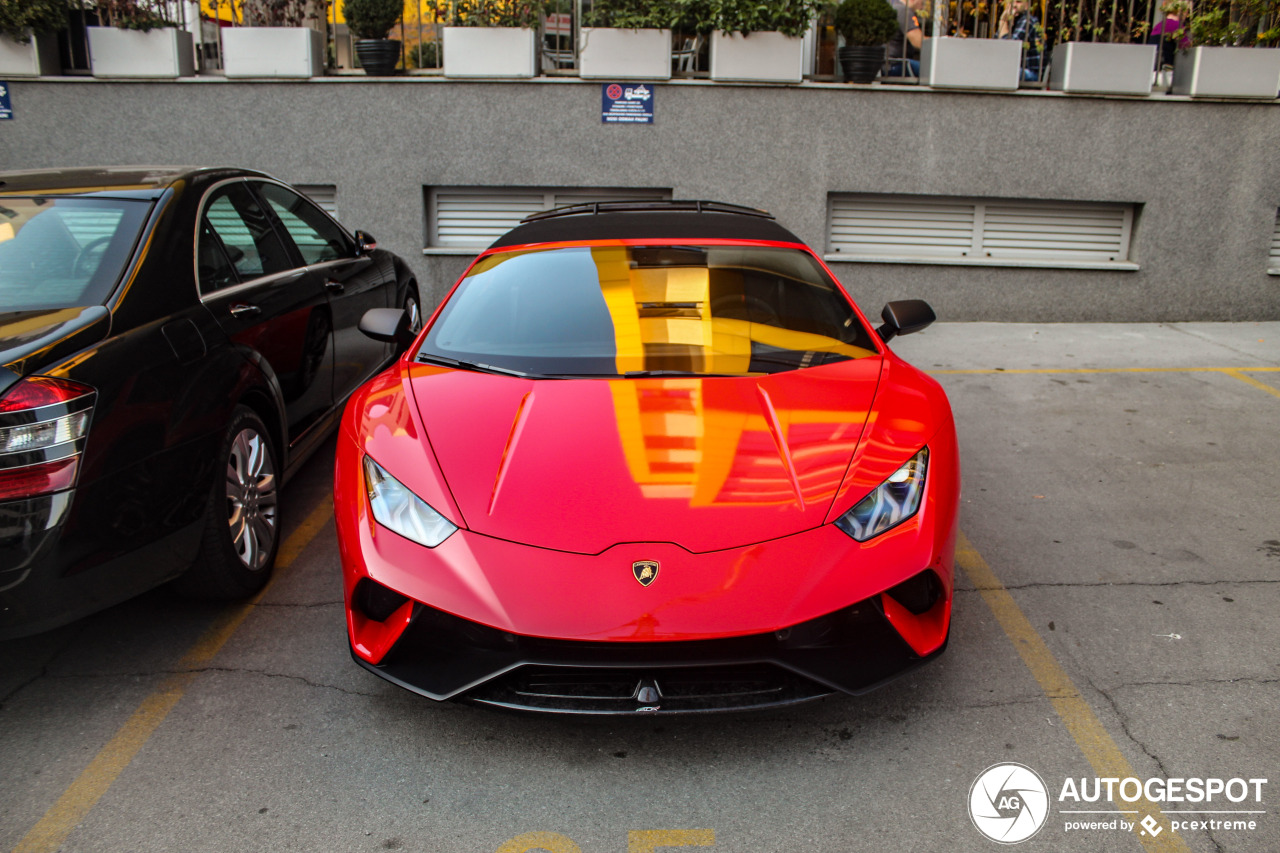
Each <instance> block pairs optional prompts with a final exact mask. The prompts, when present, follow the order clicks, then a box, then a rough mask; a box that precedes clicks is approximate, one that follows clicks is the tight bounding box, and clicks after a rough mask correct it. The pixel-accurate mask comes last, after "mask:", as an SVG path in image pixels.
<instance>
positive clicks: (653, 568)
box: [631, 560, 658, 586]
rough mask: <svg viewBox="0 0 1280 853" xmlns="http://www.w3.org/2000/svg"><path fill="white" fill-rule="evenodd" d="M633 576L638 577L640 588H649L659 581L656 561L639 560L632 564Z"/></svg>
mask: <svg viewBox="0 0 1280 853" xmlns="http://www.w3.org/2000/svg"><path fill="white" fill-rule="evenodd" d="M631 574H633V575H635V576H636V580H638V581H639V582H640V586H648V585H649V584H651V583H653V582H654V581H655V580H657V579H658V563H657V561H655V560H637V561H636V562H634V563H632V564H631Z"/></svg>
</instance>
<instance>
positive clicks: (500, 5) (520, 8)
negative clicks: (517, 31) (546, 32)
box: [449, 0, 543, 27]
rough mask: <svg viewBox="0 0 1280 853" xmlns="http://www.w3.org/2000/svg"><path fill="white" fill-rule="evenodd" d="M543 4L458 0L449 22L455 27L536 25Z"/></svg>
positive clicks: (513, 0) (519, 1) (539, 18)
mask: <svg viewBox="0 0 1280 853" xmlns="http://www.w3.org/2000/svg"><path fill="white" fill-rule="evenodd" d="M542 9H543V4H542V3H539V2H533V3H530V2H525V1H524V0H457V2H456V3H454V4H453V14H452V15H451V16H450V19H449V24H450V26H454V27H536V26H538V25H539V24H540V23H542Z"/></svg>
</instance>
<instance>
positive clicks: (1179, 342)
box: [0, 322, 1280, 853]
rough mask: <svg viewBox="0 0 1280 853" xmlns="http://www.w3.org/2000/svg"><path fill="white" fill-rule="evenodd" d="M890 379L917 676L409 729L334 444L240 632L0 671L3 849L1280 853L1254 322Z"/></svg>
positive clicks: (1067, 347) (1262, 429) (1278, 397)
mask: <svg viewBox="0 0 1280 853" xmlns="http://www.w3.org/2000/svg"><path fill="white" fill-rule="evenodd" d="M893 346H894V348H895V350H896V351H897V352H898V353H899V354H901V355H902V356H903V357H905V358H907V359H908V360H909V361H912V362H913V363H914V364H916V365H917V366H919V367H921V368H922V369H924V370H927V371H930V372H931V373H933V374H934V375H935V376H936V378H937V379H938V381H940V382H941V383H942V384H943V386H944V387H945V388H946V389H947V391H948V393H949V395H950V398H951V401H952V406H953V408H954V410H955V414H956V419H957V426H958V430H959V435H960V443H961V452H962V464H963V481H964V494H963V508H962V512H961V530H962V534H963V537H962V543H961V549H960V554H959V556H958V564H959V566H960V570H959V572H958V578H959V581H958V588H957V593H956V598H955V611H954V622H953V628H952V634H951V641H950V647H949V649H948V651H947V652H946V654H945V655H944V656H943V657H942V658H941V659H940V660H939V661H937V662H936V663H933V664H931V665H929V666H927V667H925V668H922V669H920V670H917V671H915V672H914V673H912V674H910V675H909V676H907V677H905V678H903V679H900V680H899V681H897V682H894V683H892V684H890V685H888V686H886V687H883V688H881V689H880V690H878V691H875V692H873V693H871V694H868V695H866V696H862V697H843V696H840V697H831V698H828V699H824V700H820V701H818V702H814V703H810V704H807V705H803V706H798V707H795V708H791V709H788V710H785V711H773V712H764V713H751V714H747V713H743V714H732V715H725V716H714V717H681V718H663V719H657V718H645V717H636V718H630V717H629V718H610V719H586V720H584V719H572V718H546V717H531V716H523V715H515V714H504V713H497V712H494V711H490V710H485V709H481V708H476V707H470V706H465V705H459V704H443V705H438V704H434V703H432V702H430V701H429V700H425V699H423V698H421V697H418V696H415V695H412V694H410V693H408V692H406V691H404V690H401V689H399V688H396V687H394V686H393V685H390V684H388V683H386V682H383V681H382V680H380V679H378V678H376V677H375V676H373V675H371V674H369V673H367V672H365V671H363V670H361V669H360V668H358V667H357V666H356V665H355V664H354V663H352V662H351V660H350V658H349V655H348V652H347V648H346V639H345V634H344V626H343V614H342V606H341V586H340V579H339V570H338V555H337V547H336V540H335V537H334V533H333V526H332V514H331V510H330V508H329V505H328V503H327V501H328V500H329V489H330V478H331V471H332V452H331V451H332V444H330V446H329V447H328V448H327V449H326V450H325V451H323V452H322V453H320V454H318V455H317V456H316V457H315V458H314V459H313V460H312V461H311V462H309V463H308V465H307V466H306V468H305V469H304V470H303V472H302V473H301V474H300V475H299V476H298V477H297V478H296V479H295V480H294V481H293V482H292V483H291V484H290V485H289V486H288V488H287V489H286V491H285V498H286V501H287V504H286V509H285V515H284V527H285V532H286V534H287V535H288V540H287V541H286V546H285V549H284V552H282V557H281V562H282V565H281V568H280V571H279V574H278V577H277V578H276V579H275V580H274V581H273V583H272V584H271V586H270V587H269V588H268V589H267V591H266V593H265V595H264V596H263V597H262V598H261V600H259V601H258V602H256V603H255V604H253V605H251V606H225V607H219V606H210V605H196V604H192V603H189V602H184V601H182V600H180V599H176V598H174V597H173V596H171V595H170V594H168V593H167V592H166V591H164V590H158V591H155V592H153V593H150V594H147V595H145V596H142V597H140V598H138V599H135V600H133V601H131V602H127V603H125V604H122V605H120V606H118V607H115V608H112V609H110V610H108V611H106V612H103V613H100V614H97V615H95V616H93V617H90V618H88V619H85V620H82V621H80V622H78V623H76V624H74V625H70V626H67V627H65V628H61V629H58V630H55V631H52V632H49V633H46V634H42V635H39V636H35V637H29V638H24V639H20V640H11V641H7V642H0V757H2V758H0V767H2V768H3V772H0V850H24V851H27V850H49V851H52V850H65V851H138V853H142V851H204V850H209V851H214V850H216V851H277V850H300V851H302V850H305V851H378V850H395V849H400V850H409V851H430V853H534V851H540V850H541V851H547V853H623V851H626V853H643V851H660V850H669V849H678V848H680V847H703V848H708V849H714V850H719V851H736V852H737V853H789V852H790V851H797V853H799V851H804V852H805V853H846V851H861V850H868V851H870V850H875V851H881V850H884V851H896V850H910V851H947V853H951V851H987V850H998V849H1002V847H1003V846H1004V845H1001V844H999V843H997V842H996V841H993V840H990V839H989V838H988V837H987V835H984V834H983V833H984V830H985V831H998V832H1005V833H1007V832H1010V831H1011V830H1012V831H1013V833H1014V835H1019V834H1021V833H1022V832H1023V830H1024V828H1025V827H1026V824H1025V822H1026V821H1027V820H1032V821H1034V822H1036V823H1037V824H1038V825H1040V828H1039V830H1038V831H1037V832H1036V833H1035V834H1034V835H1032V836H1031V837H1030V838H1029V839H1027V840H1025V841H1023V842H1021V843H1019V844H1017V845H1016V846H1017V847H1018V848H1021V849H1026V850H1030V851H1085V850H1087V851H1137V850H1147V851H1165V850H1167V851H1181V850H1193V851H1258V852H1259V853H1264V851H1267V852H1268V853H1269V852H1270V851H1276V850H1280V815H1277V813H1276V812H1277V805H1278V804H1280V711H1277V701H1276V700H1277V697H1278V695H1280V690H1278V688H1277V685H1278V683H1280V668H1278V666H1277V662H1280V582H1278V581H1280V323H1276V322H1273V323H1240V324H1206V323H1185V324H1172V325H1023V324H982V323H962V324H961V323H958V324H937V325H935V326H933V327H931V328H929V329H927V330H925V331H924V332H921V333H919V334H916V335H913V336H909V337H903V338H900V339H898V340H896V341H895V342H894V343H893ZM997 765H999V766H1000V767H999V768H997V769H995V770H994V771H993V772H992V773H988V772H987V771H988V770H989V769H992V768H996V767H997ZM1014 765H1021V766H1022V767H1023V768H1025V769H1026V770H1029V771H1032V773H1033V775H1034V776H1035V778H1036V779H1038V780H1039V781H1040V784H1042V785H1043V789H1042V790H1043V794H1041V793H1039V790H1038V786H1037V785H1036V784H1035V783H1034V782H1032V781H1028V780H1029V779H1030V777H1027V776H1025V775H1024V774H1022V771H1020V770H1017V769H1016V768H1015V767H1014ZM1108 779H1113V780H1115V781H1114V782H1110V783H1108V782H1107V781H1106V780H1108ZM993 780H995V781H994V782H993ZM1126 780H1128V781H1126ZM1261 780H1266V781H1265V782H1264V781H1261ZM975 786H977V787H975ZM1219 786H1220V787H1219ZM1099 788H1101V789H1102V792H1103V795H1102V796H1097V792H1098V790H1099ZM1108 788H1109V789H1110V797H1108V796H1107V790H1108ZM1197 790H1199V791H1201V792H1205V791H1211V792H1213V793H1212V794H1211V796H1210V797H1209V798H1208V799H1206V798H1205V796H1204V795H1203V794H1201V796H1200V797H1199V799H1198V800H1197V799H1195V797H1194V796H1193V795H1192V792H1194V791H1197ZM975 791H977V792H979V793H980V794H982V793H986V794H989V795H990V797H989V798H988V799H987V801H986V805H985V806H984V805H983V804H982V803H981V802H979V803H978V805H977V806H974V805H973V804H972V803H973V802H974V801H971V795H973V793H974V792H975ZM1091 793H1092V794H1094V795H1095V796H1093V797H1092V798H1090V796H1089V795H1090V794H1091ZM1130 795H1132V796H1130ZM979 799H981V798H979ZM996 799H999V800H1000V802H996V801H995V800H996ZM988 807H990V808H988ZM984 809H985V810H986V811H984ZM990 809H996V810H997V811H996V813H995V814H994V815H993V814H989V813H987V812H989V811H990ZM1144 820H1149V823H1147V824H1146V825H1145V826H1144V823H1143V821H1144ZM1129 825H1133V828H1132V829H1130V828H1128V826H1129ZM1010 837H1012V836H1010ZM1005 840H1009V839H1008V838H1006V839H1005Z"/></svg>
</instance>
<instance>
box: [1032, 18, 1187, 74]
mask: <svg viewBox="0 0 1280 853" xmlns="http://www.w3.org/2000/svg"><path fill="white" fill-rule="evenodd" d="M1023 2H1025V0H1023ZM1172 4H1185V0H1166V2H1165V4H1164V6H1165V8H1166V9H1167V8H1170V7H1171V5H1172ZM1139 17H1140V16H1138V15H1135V14H1134V12H1133V7H1132V6H1129V7H1127V8H1126V6H1125V5H1124V4H1123V3H1121V2H1120V1H1119V0H1111V5H1110V7H1109V8H1108V7H1107V6H1105V5H1103V4H1101V3H1096V4H1095V5H1094V6H1093V8H1092V9H1089V8H1088V7H1087V6H1084V5H1082V6H1081V7H1080V8H1079V9H1078V10H1077V12H1076V13H1075V15H1074V16H1073V17H1072V20H1071V22H1070V24H1069V25H1068V26H1066V27H1065V28H1064V29H1063V31H1062V33H1061V36H1062V40H1061V41H1060V43H1059V44H1057V45H1055V46H1054V48H1053V62H1052V64H1051V65H1050V69H1049V87H1050V88H1052V89H1057V90H1059V91H1062V92H1072V93H1093V94H1104V95H1140V96H1143V97H1145V96H1147V95H1150V94H1151V82H1152V71H1153V70H1154V69H1155V62H1156V52H1157V49H1158V45H1157V44H1156V41H1159V37H1158V36H1157V38H1156V41H1152V42H1150V43H1147V44H1134V43H1132V42H1131V41H1130V39H1131V38H1133V37H1135V36H1136V37H1139V38H1140V37H1141V36H1142V34H1143V33H1145V32H1146V29H1147V24H1146V22H1145V21H1141V20H1139ZM1170 35H1171V36H1172V35H1173V34H1172V33H1170Z"/></svg>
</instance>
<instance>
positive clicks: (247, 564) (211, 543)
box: [176, 406, 280, 598]
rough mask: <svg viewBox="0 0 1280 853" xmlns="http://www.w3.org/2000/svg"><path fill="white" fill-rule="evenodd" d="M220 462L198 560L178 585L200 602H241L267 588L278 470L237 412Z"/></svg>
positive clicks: (254, 428)
mask: <svg viewBox="0 0 1280 853" xmlns="http://www.w3.org/2000/svg"><path fill="white" fill-rule="evenodd" d="M218 460H219V462H218V471H219V472H220V473H219V475H218V476H217V477H215V480H214V486H213V492H212V494H210V496H209V504H208V507H207V509H206V511H205V522H204V524H205V527H204V539H203V540H202V542H201V545H200V555H199V557H198V558H197V560H196V563H195V565H193V566H192V567H191V568H190V569H189V570H188V571H187V573H186V574H184V575H183V576H182V577H180V578H179V579H178V581H177V584H176V585H177V588H178V590H179V591H180V592H182V593H184V594H187V595H192V596H196V597H200V598H242V597H244V596H247V595H252V594H253V593H255V592H257V591H258V590H259V589H261V588H262V587H263V586H265V585H266V583H267V580H268V579H269V578H270V577H271V569H272V565H273V563H274V562H275V557H276V551H277V549H278V548H279V544H280V520H279V512H278V510H279V485H280V480H279V470H280V466H279V464H278V462H277V459H276V451H275V447H274V446H273V445H272V443H271V436H270V433H268V432H267V428H266V426H264V425H263V423H262V420H261V418H259V417H258V416H257V414H255V413H254V412H253V410H252V409H249V408H247V407H245V406H240V407H238V408H237V409H236V412H235V416H234V417H233V418H232V419H231V424H230V425H229V426H228V427H227V432H226V435H225V437H224V438H223V441H222V449H221V452H220V454H219V456H218Z"/></svg>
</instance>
